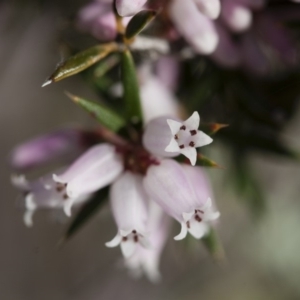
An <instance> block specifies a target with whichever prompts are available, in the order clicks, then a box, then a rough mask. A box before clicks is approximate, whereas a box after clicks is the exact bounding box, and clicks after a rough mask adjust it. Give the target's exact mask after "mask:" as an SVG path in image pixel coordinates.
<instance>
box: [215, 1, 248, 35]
mask: <svg viewBox="0 0 300 300" xmlns="http://www.w3.org/2000/svg"><path fill="white" fill-rule="evenodd" d="M221 16H222V19H223V20H224V22H225V23H226V24H227V26H228V27H229V28H230V29H231V30H233V31H235V32H241V31H245V30H247V29H248V28H249V27H250V26H251V23H252V12H251V9H250V8H248V7H247V6H244V5H241V4H240V3H239V2H237V1H234V0H226V1H224V2H223V3H222V11H221Z"/></svg>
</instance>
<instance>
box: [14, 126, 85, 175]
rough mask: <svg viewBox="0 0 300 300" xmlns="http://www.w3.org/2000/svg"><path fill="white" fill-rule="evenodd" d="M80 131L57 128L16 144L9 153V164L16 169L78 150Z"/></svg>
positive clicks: (79, 147)
mask: <svg viewBox="0 0 300 300" xmlns="http://www.w3.org/2000/svg"><path fill="white" fill-rule="evenodd" d="M80 142H81V139H80V132H79V131H78V130H75V129H64V130H59V131H56V132H53V133H50V134H46V135H43V136H39V137H37V138H35V139H32V140H30V141H28V142H26V143H24V144H21V145H19V146H17V147H16V148H15V149H14V150H13V152H12V155H11V164H12V166H13V167H14V168H16V169H18V170H24V169H28V168H32V167H36V166H39V165H41V164H44V163H46V162H49V161H52V160H54V159H57V158H65V157H67V156H70V155H71V156H73V155H76V154H78V153H79V152H80V150H81V145H80Z"/></svg>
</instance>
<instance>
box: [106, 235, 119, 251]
mask: <svg viewBox="0 0 300 300" xmlns="http://www.w3.org/2000/svg"><path fill="white" fill-rule="evenodd" d="M121 241H122V236H121V235H120V234H119V233H117V235H116V236H115V237H114V238H113V239H112V240H111V241H110V242H106V243H105V246H106V247H108V248H114V247H117V246H119V245H120V243H121Z"/></svg>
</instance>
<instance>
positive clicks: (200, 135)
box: [194, 130, 213, 147]
mask: <svg viewBox="0 0 300 300" xmlns="http://www.w3.org/2000/svg"><path fill="white" fill-rule="evenodd" d="M212 141H213V139H212V138H211V137H210V136H209V135H207V134H206V133H204V132H203V131H200V130H198V132H197V134H196V136H195V138H194V142H195V147H202V146H206V145H208V144H210V143H212Z"/></svg>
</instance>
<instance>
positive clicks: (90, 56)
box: [44, 43, 118, 85]
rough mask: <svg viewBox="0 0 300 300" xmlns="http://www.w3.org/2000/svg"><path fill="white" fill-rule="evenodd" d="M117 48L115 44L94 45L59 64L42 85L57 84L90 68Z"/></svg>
mask: <svg viewBox="0 0 300 300" xmlns="http://www.w3.org/2000/svg"><path fill="white" fill-rule="evenodd" d="M117 49H118V46H117V44H116V43H108V44H102V45H96V46H94V47H91V48H89V49H86V50H84V51H81V52H79V53H77V54H75V55H74V56H71V57H70V58H68V59H66V60H65V61H64V62H62V63H60V64H59V65H58V67H57V68H56V70H55V71H54V72H53V74H52V75H51V76H50V77H49V79H48V80H47V81H46V82H45V83H44V85H47V84H49V83H51V82H57V81H59V80H62V79H65V78H67V77H69V76H72V75H75V74H77V73H79V72H81V71H83V70H85V69H87V68H88V67H90V66H92V65H93V64H95V63H96V62H98V61H99V60H101V59H103V58H104V57H105V56H107V55H108V54H109V53H111V52H113V51H116V50H117Z"/></svg>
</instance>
